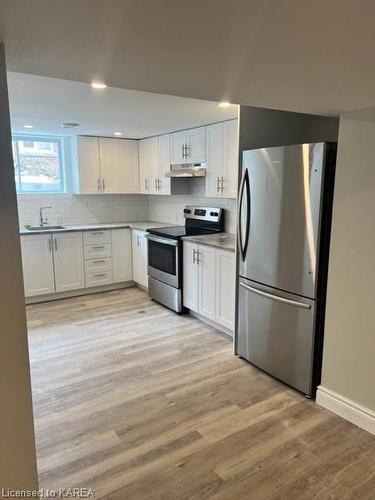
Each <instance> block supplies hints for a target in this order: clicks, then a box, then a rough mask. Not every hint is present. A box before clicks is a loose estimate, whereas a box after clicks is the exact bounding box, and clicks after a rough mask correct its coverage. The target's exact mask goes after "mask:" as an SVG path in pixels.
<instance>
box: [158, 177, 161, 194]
mask: <svg viewBox="0 0 375 500" xmlns="http://www.w3.org/2000/svg"><path fill="white" fill-rule="evenodd" d="M160 190H161V179H159V178H158V191H160Z"/></svg>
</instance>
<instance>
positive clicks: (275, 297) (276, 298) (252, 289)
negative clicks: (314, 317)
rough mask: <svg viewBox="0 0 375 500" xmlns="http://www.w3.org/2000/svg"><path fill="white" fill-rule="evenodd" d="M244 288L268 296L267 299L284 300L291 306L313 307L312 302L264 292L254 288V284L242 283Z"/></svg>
mask: <svg viewBox="0 0 375 500" xmlns="http://www.w3.org/2000/svg"><path fill="white" fill-rule="evenodd" d="M240 286H242V288H245V289H246V290H249V292H253V293H255V294H257V295H260V296H261V297H266V298H267V299H271V300H276V301H277V302H283V303H284V304H289V305H291V306H295V307H300V308H301V309H308V310H309V309H311V306H310V304H305V303H304V302H296V301H295V300H290V299H286V298H284V297H279V296H278V295H273V294H272V293H267V292H262V290H258V289H257V288H253V287H252V286H249V285H245V283H240Z"/></svg>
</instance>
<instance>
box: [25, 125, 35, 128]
mask: <svg viewBox="0 0 375 500" xmlns="http://www.w3.org/2000/svg"><path fill="white" fill-rule="evenodd" d="M23 128H34V125H24V126H23Z"/></svg>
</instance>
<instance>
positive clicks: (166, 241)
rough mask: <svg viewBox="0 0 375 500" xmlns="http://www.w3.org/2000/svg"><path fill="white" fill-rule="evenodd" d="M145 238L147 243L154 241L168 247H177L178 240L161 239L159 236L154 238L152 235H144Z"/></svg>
mask: <svg viewBox="0 0 375 500" xmlns="http://www.w3.org/2000/svg"><path fill="white" fill-rule="evenodd" d="M146 238H147V239H148V240H149V241H155V242H156V243H162V244H163V245H170V246H172V247H176V246H177V245H178V240H173V239H172V238H161V237H160V236H154V235H153V234H146Z"/></svg>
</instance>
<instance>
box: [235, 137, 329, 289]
mask: <svg viewBox="0 0 375 500" xmlns="http://www.w3.org/2000/svg"><path fill="white" fill-rule="evenodd" d="M324 153H325V144H324V143H317V144H299V145H293V146H283V147H275V148H267V149H257V150H252V151H245V152H244V153H243V162H242V169H243V175H242V182H241V186H240V192H239V220H238V239H239V242H238V244H239V245H238V246H239V274H240V276H242V277H245V278H248V279H251V280H253V281H257V282H259V283H263V284H266V285H268V286H271V287H273V288H279V289H281V290H286V291H288V292H291V293H295V294H297V295H302V296H306V297H311V298H316V290H315V284H316V269H317V248H318V236H319V224H320V208H321V206H320V205H321V194H322V179H323V168H324Z"/></svg>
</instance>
